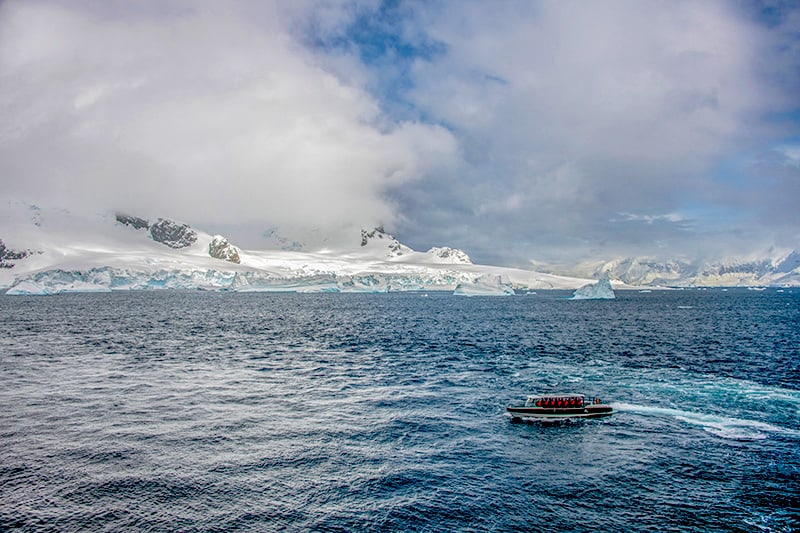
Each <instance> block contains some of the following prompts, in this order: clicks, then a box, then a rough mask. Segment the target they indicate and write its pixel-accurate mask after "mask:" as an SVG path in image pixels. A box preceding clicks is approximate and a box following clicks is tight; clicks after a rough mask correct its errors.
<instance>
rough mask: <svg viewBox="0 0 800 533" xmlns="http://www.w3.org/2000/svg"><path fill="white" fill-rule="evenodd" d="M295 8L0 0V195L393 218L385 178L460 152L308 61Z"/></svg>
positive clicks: (335, 224) (408, 174)
mask: <svg viewBox="0 0 800 533" xmlns="http://www.w3.org/2000/svg"><path fill="white" fill-rule="evenodd" d="M303 14H304V11H303V10H302V6H300V7H298V6H293V7H292V8H291V9H286V10H281V9H280V4H268V3H258V4H251V3H238V4H236V3H226V4H225V5H222V4H219V3H216V2H208V3H202V2H191V3H182V2H175V3H171V4H163V5H162V4H161V3H152V4H150V3H142V4H140V5H139V6H138V7H133V8H131V7H129V6H128V4H127V3H124V4H113V5H106V4H103V3H81V4H72V5H71V4H63V5H61V4H59V3H56V2H31V3H29V2H25V3H23V2H7V3H4V4H2V5H1V6H0V102H2V114H3V120H2V125H0V161H2V162H3V163H2V180H3V190H4V195H8V196H9V197H16V198H23V199H30V200H35V201H38V202H45V203H54V204H59V205H62V206H67V207H72V208H76V209H93V210H101V211H103V210H113V209H121V210H128V211H131V212H133V213H142V214H144V215H147V216H171V217H176V218H181V219H184V220H188V221H190V222H196V223H199V224H204V225H206V226H208V225H212V226H213V225H215V224H216V225H222V226H226V227H233V226H237V225H239V226H248V225H250V226H253V227H259V228H262V229H263V228H265V227H267V226H275V225H278V226H288V227H301V226H303V227H317V228H319V227H323V228H327V229H330V230H331V231H332V232H335V231H336V230H337V229H339V228H342V227H346V226H349V225H354V226H356V227H358V226H360V225H369V224H375V223H378V222H384V223H390V222H392V221H393V220H394V219H395V218H396V216H397V215H396V210H395V207H394V206H393V204H392V203H391V201H389V200H388V199H387V198H386V196H385V194H384V191H385V190H386V189H387V188H388V187H390V186H395V187H396V186H401V185H403V184H404V183H407V182H409V181H413V180H415V179H417V178H418V177H419V176H420V175H421V173H423V172H425V171H426V168H427V166H429V165H430V166H432V167H436V166H438V165H440V164H441V163H440V161H446V160H447V159H448V158H450V157H451V153H452V152H453V151H454V150H455V144H454V142H453V140H452V138H451V136H450V134H449V133H448V132H447V131H446V130H445V129H443V128H441V127H439V126H437V125H430V124H421V123H418V122H411V121H395V122H390V121H387V120H386V119H385V117H384V116H383V114H382V111H381V109H380V107H379V105H378V103H377V102H376V100H375V99H374V98H373V97H372V96H370V95H369V94H368V93H367V92H365V91H364V90H363V89H362V88H360V87H358V86H356V85H352V84H347V83H344V82H343V81H342V80H341V79H340V78H337V77H336V76H334V75H332V74H331V73H329V72H326V71H325V70H323V69H321V68H319V66H317V65H316V64H315V60H314V57H313V56H312V54H310V53H309V52H308V51H307V50H306V49H304V48H303V47H302V46H299V45H298V43H297V41H296V39H295V38H294V36H293V34H292V33H291V31H290V30H291V28H292V24H293V20H295V18H293V17H300V16H302V15H303Z"/></svg>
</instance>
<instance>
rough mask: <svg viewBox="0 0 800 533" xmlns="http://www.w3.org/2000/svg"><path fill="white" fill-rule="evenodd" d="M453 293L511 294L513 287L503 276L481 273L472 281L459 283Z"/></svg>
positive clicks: (473, 294) (458, 294) (457, 294)
mask: <svg viewBox="0 0 800 533" xmlns="http://www.w3.org/2000/svg"><path fill="white" fill-rule="evenodd" d="M453 294H455V295H456V296H512V295H513V294H514V289H513V288H512V287H511V283H509V281H508V280H507V279H506V278H504V277H503V276H495V275H492V274H483V275H481V276H478V277H477V278H475V279H474V280H472V281H465V282H461V283H459V284H458V285H456V288H455V290H454V291H453Z"/></svg>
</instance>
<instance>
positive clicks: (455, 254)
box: [428, 246, 472, 265]
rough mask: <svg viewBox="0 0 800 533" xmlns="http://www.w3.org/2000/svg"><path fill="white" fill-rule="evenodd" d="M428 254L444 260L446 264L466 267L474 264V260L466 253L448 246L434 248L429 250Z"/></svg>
mask: <svg viewBox="0 0 800 533" xmlns="http://www.w3.org/2000/svg"><path fill="white" fill-rule="evenodd" d="M428 253H429V254H431V255H433V256H434V257H436V258H438V259H442V260H443V262H444V263H453V264H464V265H471V264H472V259H470V257H469V256H468V255H467V254H466V252H464V251H463V250H459V249H458V248H449V247H447V246H445V247H442V248H436V247H434V248H431V249H430V250H428Z"/></svg>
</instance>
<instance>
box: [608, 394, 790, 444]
mask: <svg viewBox="0 0 800 533" xmlns="http://www.w3.org/2000/svg"><path fill="white" fill-rule="evenodd" d="M614 408H615V409H616V410H617V412H620V413H622V412H628V413H636V414H641V415H652V416H669V417H673V418H675V419H677V420H680V421H681V422H686V423H687V424H691V425H694V426H700V427H702V428H703V429H704V430H705V431H707V432H708V433H711V434H713V435H716V436H717V437H721V438H723V439H733V440H763V439H766V438H767V437H769V435H770V434H783V435H789V436H792V437H800V431H796V430H792V429H789V428H784V427H780V426H775V425H772V424H768V423H766V422H759V421H758V420H743V419H740V418H730V417H725V416H720V415H712V414H705V413H695V412H691V411H683V410H681V409H670V408H664V407H651V406H646V405H635V404H628V403H614Z"/></svg>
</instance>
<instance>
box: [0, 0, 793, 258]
mask: <svg viewBox="0 0 800 533" xmlns="http://www.w3.org/2000/svg"><path fill="white" fill-rule="evenodd" d="M3 198H5V199H6V200H7V201H15V202H16V201H22V202H29V203H35V204H42V205H49V206H56V207H61V208H64V209H70V210H76V211H86V212H92V213H96V212H113V211H123V212H127V213H131V214H135V215H138V216H144V217H148V218H155V217H159V216H161V217H168V218H173V219H178V220H181V221H185V222H188V223H190V224H192V225H194V226H197V227H199V228H202V229H205V230H207V231H210V232H213V233H224V234H225V235H226V236H228V237H229V238H230V239H231V240H232V242H234V243H236V244H239V245H240V246H243V247H246V248H247V247H251V248H258V247H259V246H260V245H264V237H263V235H264V233H265V232H267V233H270V232H278V233H279V234H283V235H285V236H287V237H290V238H293V239H299V240H304V242H307V243H308V244H309V246H310V247H311V246H316V245H320V244H321V243H322V242H323V241H325V240H326V239H329V241H327V242H334V241H336V240H337V239H351V240H354V241H358V240H360V233H359V230H360V229H361V228H362V227H363V228H371V227H374V226H376V225H382V226H383V227H384V228H386V230H387V231H388V232H390V233H392V234H394V235H395V236H396V237H397V238H398V239H399V240H400V241H401V242H403V243H405V244H408V245H410V246H411V247H412V248H414V249H418V250H427V249H428V248H430V247H432V246H452V247H457V248H461V249H463V250H464V251H466V252H467V253H468V254H470V256H471V257H472V258H473V260H474V261H475V262H480V263H485V264H499V265H509V266H525V265H532V264H539V263H541V262H550V263H560V264H569V263H571V262H572V263H577V262H581V261H587V260H611V259H614V258H618V257H627V256H647V257H653V258H660V259H675V258H681V259H701V258H712V257H723V256H730V255H747V254H757V253H765V252H766V251H768V250H770V249H772V250H783V249H791V248H795V249H800V208H798V203H800V4H798V3H796V2H793V1H780V0H775V1H764V2H756V1H747V0H728V1H715V0H704V1H703V2H697V1H681V0H672V1H662V0H605V1H597V2H583V1H571V0H565V1H554V0H551V1H536V0H520V1H504V0H493V1H471V0H440V1H419V2H416V1H380V0H352V1H347V0H341V1H323V0H318V1H315V0H298V1H293V2H284V1H277V0H276V1H273V2H270V1H255V0H254V1H229V2H216V1H205V2H204V1H179V0H175V1H169V0H168V1H162V0H159V1H155V0H153V1H150V0H142V1H137V2H128V1H122V0H96V1H90V0H69V1H67V0H62V1H56V0H24V1H23V0H5V1H1V2H0V199H3Z"/></svg>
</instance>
